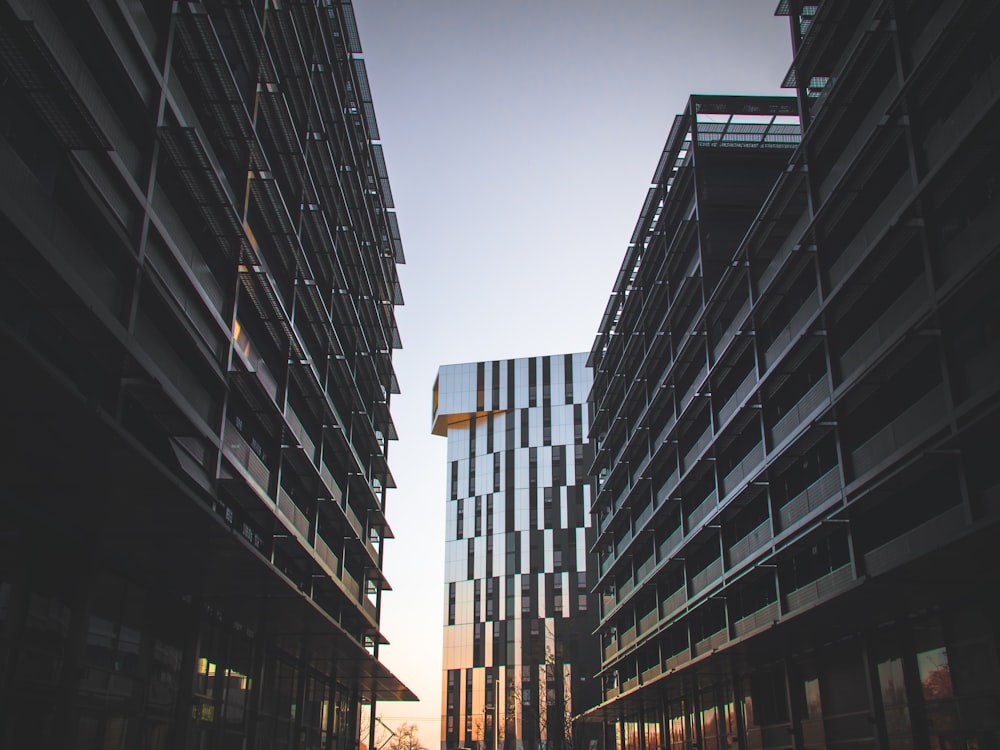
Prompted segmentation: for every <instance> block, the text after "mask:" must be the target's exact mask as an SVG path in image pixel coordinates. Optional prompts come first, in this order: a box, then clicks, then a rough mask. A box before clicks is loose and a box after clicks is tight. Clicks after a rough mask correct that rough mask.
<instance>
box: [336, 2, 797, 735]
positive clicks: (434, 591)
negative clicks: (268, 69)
mask: <svg viewBox="0 0 1000 750" xmlns="http://www.w3.org/2000/svg"><path fill="white" fill-rule="evenodd" d="M354 5H355V12H356V14H357V17H358V25H359V29H360V33H361V42H362V47H363V48H364V57H365V61H366V65H367V68H368V75H369V78H370V81H371V87H372V95H373V98H374V101H375V111H376V115H377V117H378V123H379V129H380V131H381V136H382V143H383V146H384V149H385V155H386V161H387V163H388V168H389V178H390V182H391V184H392V191H393V195H394V197H395V202H396V208H397V214H398V217H399V223H400V227H401V231H402V237H403V246H404V250H405V253H406V258H407V265H405V266H402V267H401V269H400V276H401V280H402V285H403V296H404V298H405V300H406V304H405V306H404V307H402V308H399V309H398V311H397V312H398V316H399V323H400V330H401V334H402V339H403V346H404V348H403V350H402V351H400V352H397V354H396V358H395V365H396V372H397V374H398V376H399V380H400V384H401V387H402V390H403V393H402V395H400V396H396V397H395V398H394V399H393V402H392V411H393V415H394V418H395V421H396V426H397V429H398V431H399V434H400V440H399V441H398V442H396V443H393V444H391V446H390V454H389V463H390V466H391V467H392V470H393V474H394V476H395V478H396V481H397V484H398V485H399V488H398V489H396V490H392V491H390V493H389V498H388V501H387V502H388V515H389V521H390V523H391V524H392V527H393V530H394V532H395V534H396V539H394V540H390V541H389V542H388V543H387V545H386V553H385V571H386V575H387V577H388V579H389V581H390V582H391V584H392V586H393V588H394V591H392V592H388V593H387V594H385V595H384V597H383V616H382V626H383V632H384V633H385V634H386V636H387V637H388V638H389V640H390V642H391V645H389V646H386V647H383V649H382V652H381V658H382V660H383V661H384V662H385V663H386V665H387V666H388V667H389V668H390V669H392V670H393V672H395V673H396V675H397V676H399V677H400V678H401V679H402V680H403V681H404V682H405V683H406V684H407V685H408V686H409V687H410V688H412V689H413V690H414V691H415V692H416V693H417V695H419V696H420V698H421V702H420V703H392V704H389V703H387V704H382V705H380V707H379V710H378V714H379V715H380V716H381V717H382V718H383V720H384V721H385V723H386V724H388V725H389V726H392V727H396V726H398V725H399V724H400V723H402V722H404V721H405V722H407V723H418V724H419V727H420V731H419V734H420V739H421V740H422V742H423V744H424V745H425V746H427V747H429V748H431V749H432V750H437V748H438V746H439V739H440V729H439V717H440V713H441V637H442V631H441V627H442V602H443V580H444V579H443V575H444V573H443V571H444V546H443V540H444V498H445V443H444V439H443V438H436V437H431V435H430V414H431V400H430V395H431V387H432V385H433V383H434V377H435V374H436V372H437V368H438V367H439V366H440V365H442V364H452V363H458V362H471V361H478V360H490V359H500V358H506V357H523V356H532V355H538V354H557V353H566V352H574V351H589V350H590V346H591V344H592V343H593V339H594V335H595V334H596V332H597V327H598V325H599V323H600V318H601V314H602V313H603V311H604V307H605V304H606V303H607V300H608V295H609V293H610V292H611V288H612V285H613V283H614V279H615V276H616V274H617V272H618V268H619V266H620V264H621V260H622V257H623V256H624V253H625V249H626V247H627V245H628V240H629V238H630V236H631V234H632V229H633V227H634V226H635V222H636V219H637V217H638V215H639V210H640V208H641V207H642V202H643V200H644V198H645V195H646V190H647V188H648V187H649V183H650V180H651V178H652V175H653V170H654V168H655V167H656V162H657V159H658V158H659V155H660V151H661V149H662V147H663V143H664V141H665V140H666V137H667V132H668V130H669V128H670V123H671V121H672V119H673V116H674V114H675V113H677V112H679V111H680V110H681V109H682V108H683V106H684V104H685V102H686V101H687V97H688V96H689V95H690V94H692V93H700V94H723V93H725V94H773V93H780V91H779V89H778V87H779V85H780V83H781V80H782V79H783V78H784V75H785V73H786V71H787V69H788V66H789V63H790V60H791V51H790V49H791V48H790V40H789V32H788V25H787V19H784V18H775V17H774V15H773V13H774V8H775V6H776V5H777V0H617V1H615V2H611V1H609V0H601V1H597V0H354Z"/></svg>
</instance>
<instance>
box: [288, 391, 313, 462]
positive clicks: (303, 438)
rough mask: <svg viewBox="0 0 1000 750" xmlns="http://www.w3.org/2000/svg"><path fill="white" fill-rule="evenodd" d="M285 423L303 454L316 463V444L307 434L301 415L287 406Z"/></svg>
mask: <svg viewBox="0 0 1000 750" xmlns="http://www.w3.org/2000/svg"><path fill="white" fill-rule="evenodd" d="M285 422H286V423H287V424H288V428H289V430H291V433H292V435H293V436H294V437H295V440H296V442H297V444H298V445H299V447H300V448H302V452H303V453H305V454H306V456H307V457H308V459H309V460H310V461H313V462H315V460H316V444H315V443H313V441H312V439H311V438H310V437H309V433H307V432H306V428H305V427H303V425H302V421H301V420H300V419H299V415H298V414H296V413H295V411H294V410H293V409H292V407H291V406H289V405H288V404H285Z"/></svg>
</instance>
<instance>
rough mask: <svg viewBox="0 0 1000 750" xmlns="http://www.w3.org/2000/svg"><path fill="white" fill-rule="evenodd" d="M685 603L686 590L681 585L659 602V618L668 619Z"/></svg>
mask: <svg viewBox="0 0 1000 750" xmlns="http://www.w3.org/2000/svg"><path fill="white" fill-rule="evenodd" d="M686 603H687V590H686V589H685V588H684V587H683V586H681V587H680V588H679V589H677V590H676V591H675V592H674V593H672V594H671V595H670V596H668V597H667V598H666V599H664V600H663V601H662V602H660V619H661V620H664V621H666V620H669V619H670V617H671V615H673V614H674V613H675V612H677V610H678V609H680V608H681V607H683V606H684V605H685V604H686Z"/></svg>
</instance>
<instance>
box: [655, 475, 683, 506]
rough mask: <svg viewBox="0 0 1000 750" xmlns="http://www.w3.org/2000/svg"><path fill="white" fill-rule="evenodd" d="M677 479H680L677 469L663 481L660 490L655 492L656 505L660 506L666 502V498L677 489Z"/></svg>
mask: <svg viewBox="0 0 1000 750" xmlns="http://www.w3.org/2000/svg"><path fill="white" fill-rule="evenodd" d="M679 478H680V472H678V471H677V469H674V470H673V471H672V472H670V476H669V477H667V478H666V479H665V480H664V481H663V484H661V485H660V488H659V489H658V490H657V491H656V504H657V505H662V504H663V503H664V502H665V501H666V500H667V498H668V497H670V495H671V493H672V492H673V491H674V490H675V489H677V484H678V479H679Z"/></svg>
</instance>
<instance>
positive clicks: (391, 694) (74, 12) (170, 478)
mask: <svg viewBox="0 0 1000 750" xmlns="http://www.w3.org/2000/svg"><path fill="white" fill-rule="evenodd" d="M360 52H361V48H360V44H359V41H358V36H357V28H356V26H355V23H354V16H353V10H352V7H351V4H350V2H348V1H345V2H339V1H337V2H332V1H329V0H327V1H324V2H282V3H277V2H257V3H253V4H251V3H236V2H223V1H221V0H212V1H211V2H204V3H195V2H191V3H189V2H183V3H161V2H130V3H114V2H97V3H92V4H88V3H55V2H53V3H49V2H36V1H32V2H25V1H22V0H10V2H0V165H2V175H3V177H2V181H0V224H2V236H3V242H2V243H0V348H2V351H3V365H2V367H0V417H2V433H0V434H2V439H3V444H2V451H0V463H2V476H3V483H2V486H0V706H2V708H0V746H2V747H5V748H6V747H9V748H36V747H38V748H80V749H81V750H83V749H84V748H87V749H90V748H122V749H126V748H152V749H160V748H176V749H178V750H179V749H180V748H227V749H228V748H320V747H323V748H341V749H342V750H347V749H349V748H355V747H356V746H357V741H358V717H359V707H360V705H361V704H362V703H370V702H373V701H376V700H380V699H393V700H400V699H402V700H412V699H413V695H412V694H411V693H410V691H409V690H408V689H407V688H406V687H405V686H404V685H402V684H401V683H400V682H399V681H398V680H397V679H396V678H395V677H394V676H393V675H392V674H391V673H389V672H388V671H387V670H386V669H385V668H384V667H383V666H382V664H381V663H380V662H379V661H378V656H377V654H378V646H379V644H380V643H384V638H383V636H382V635H381V634H380V631H379V607H380V598H381V592H382V591H383V590H385V589H386V588H388V584H387V582H386V581H385V580H384V578H383V576H382V573H381V559H382V545H383V541H384V540H385V539H386V538H387V537H389V536H390V535H391V532H390V530H389V527H388V525H387V524H386V520H385V515H384V510H385V493H386V489H387V488H389V487H392V486H393V480H392V475H391V474H390V472H389V469H388V466H387V464H386V453H387V444H388V441H390V440H394V439H395V437H396V435H395V431H394V428H393V424H392V420H391V418H390V415H389V400H390V396H391V394H392V393H395V392H397V386H396V379H395V375H394V373H393V367H392V352H393V350H394V349H395V348H397V347H399V345H400V344H399V336H398V333H397V328H396V323H395V312H394V308H395V306H396V305H398V304H401V302H402V299H401V296H400V290H399V283H398V280H397V274H396V264H397V263H401V262H403V256H402V247H401V244H400V241H399V232H398V226H397V224H396V220H395V215H394V214H393V212H392V211H391V209H392V206H393V204H392V196H391V193H390V191H389V183H388V179H387V175H386V171H385V162H384V160H383V157H382V151H381V146H380V145H379V144H378V142H377V141H378V138H379V136H378V130H377V126H376V121H375V117H374V113H373V109H372V103H371V97H370V94H369V91H368V85H367V78H366V74H365V67H364V62H363V60H361V58H360V57H359V53H360Z"/></svg>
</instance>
